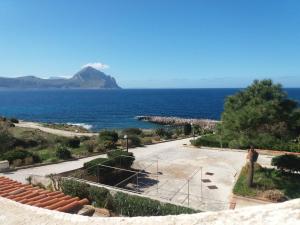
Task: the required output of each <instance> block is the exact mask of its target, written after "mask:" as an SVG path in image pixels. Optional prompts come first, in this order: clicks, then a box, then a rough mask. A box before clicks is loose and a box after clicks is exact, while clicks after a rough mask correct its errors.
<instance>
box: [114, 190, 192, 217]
mask: <svg viewBox="0 0 300 225" xmlns="http://www.w3.org/2000/svg"><path fill="white" fill-rule="evenodd" d="M113 204H114V209H115V211H116V212H117V213H118V214H120V215H123V216H130V217H132V216H165V215H178V214H192V213H196V212H197V211H196V210H193V209H190V208H186V207H182V206H177V205H173V204H170V203H162V202H159V201H157V200H152V199H150V198H145V197H140V196H137V195H129V194H125V193H122V192H118V193H117V194H116V195H115V196H114V199H113Z"/></svg>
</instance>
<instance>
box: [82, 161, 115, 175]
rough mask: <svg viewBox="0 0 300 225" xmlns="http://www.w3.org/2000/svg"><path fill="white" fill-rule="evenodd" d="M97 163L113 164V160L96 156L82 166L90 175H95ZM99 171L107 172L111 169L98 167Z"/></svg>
mask: <svg viewBox="0 0 300 225" xmlns="http://www.w3.org/2000/svg"><path fill="white" fill-rule="evenodd" d="M97 165H106V166H113V165H114V164H113V162H112V161H111V160H108V159H107V158H97V159H93V160H91V161H89V162H86V163H84V164H83V168H84V169H86V170H87V172H88V173H89V174H90V175H95V176H96V175H97ZM99 169H100V173H108V172H110V171H111V169H110V168H106V167H100V168H99Z"/></svg>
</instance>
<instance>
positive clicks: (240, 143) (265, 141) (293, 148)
mask: <svg viewBox="0 0 300 225" xmlns="http://www.w3.org/2000/svg"><path fill="white" fill-rule="evenodd" d="M249 143H252V145H253V146H254V147H255V148H258V149H270V150H277V151H289V152H300V145H299V143H297V142H292V141H290V142H281V141H279V140H276V139H273V138H270V137H269V136H268V135H262V134H260V135H258V136H257V137H256V138H255V139H252V140H249V139H242V138H241V139H240V140H231V141H229V140H227V139H225V138H223V139H222V147H223V148H237V149H248V148H249V147H250V146H249V145H250V144H249ZM191 144H192V145H194V146H197V147H201V146H206V147H217V148H220V147H221V138H220V136H219V135H217V134H206V135H203V136H201V137H199V138H197V139H196V140H191Z"/></svg>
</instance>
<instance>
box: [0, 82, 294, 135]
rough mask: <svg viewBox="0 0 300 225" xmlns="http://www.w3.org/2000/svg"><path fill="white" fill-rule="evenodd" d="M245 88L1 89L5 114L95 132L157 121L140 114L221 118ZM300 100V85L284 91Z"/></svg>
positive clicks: (0, 108)
mask: <svg viewBox="0 0 300 225" xmlns="http://www.w3.org/2000/svg"><path fill="white" fill-rule="evenodd" d="M240 90H241V89H236V88H226V89H121V90H0V115H2V116H6V117H15V118H18V119H22V120H26V121H34V122H47V123H69V124H78V125H82V126H84V127H86V128H89V129H91V130H94V131H96V130H101V129H122V128H126V127H139V128H143V129H147V128H154V127H155V126H157V125H155V124H151V123H148V122H143V121H139V120H137V119H136V118H135V117H136V116H141V115H153V116H154V115H155V116H177V117H183V118H205V119H215V120H218V119H220V117H221V113H222V111H223V106H224V101H225V99H226V97H228V96H230V95H233V94H235V93H236V92H238V91H240ZM285 91H286V92H287V93H288V96H289V97H290V98H292V99H294V100H296V101H298V102H299V103H300V88H290V89H285Z"/></svg>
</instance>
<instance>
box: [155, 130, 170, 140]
mask: <svg viewBox="0 0 300 225" xmlns="http://www.w3.org/2000/svg"><path fill="white" fill-rule="evenodd" d="M155 133H156V134H157V135H158V136H160V137H162V138H164V139H170V138H172V135H173V132H172V131H171V130H166V129H164V128H157V129H156V130H155Z"/></svg>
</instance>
